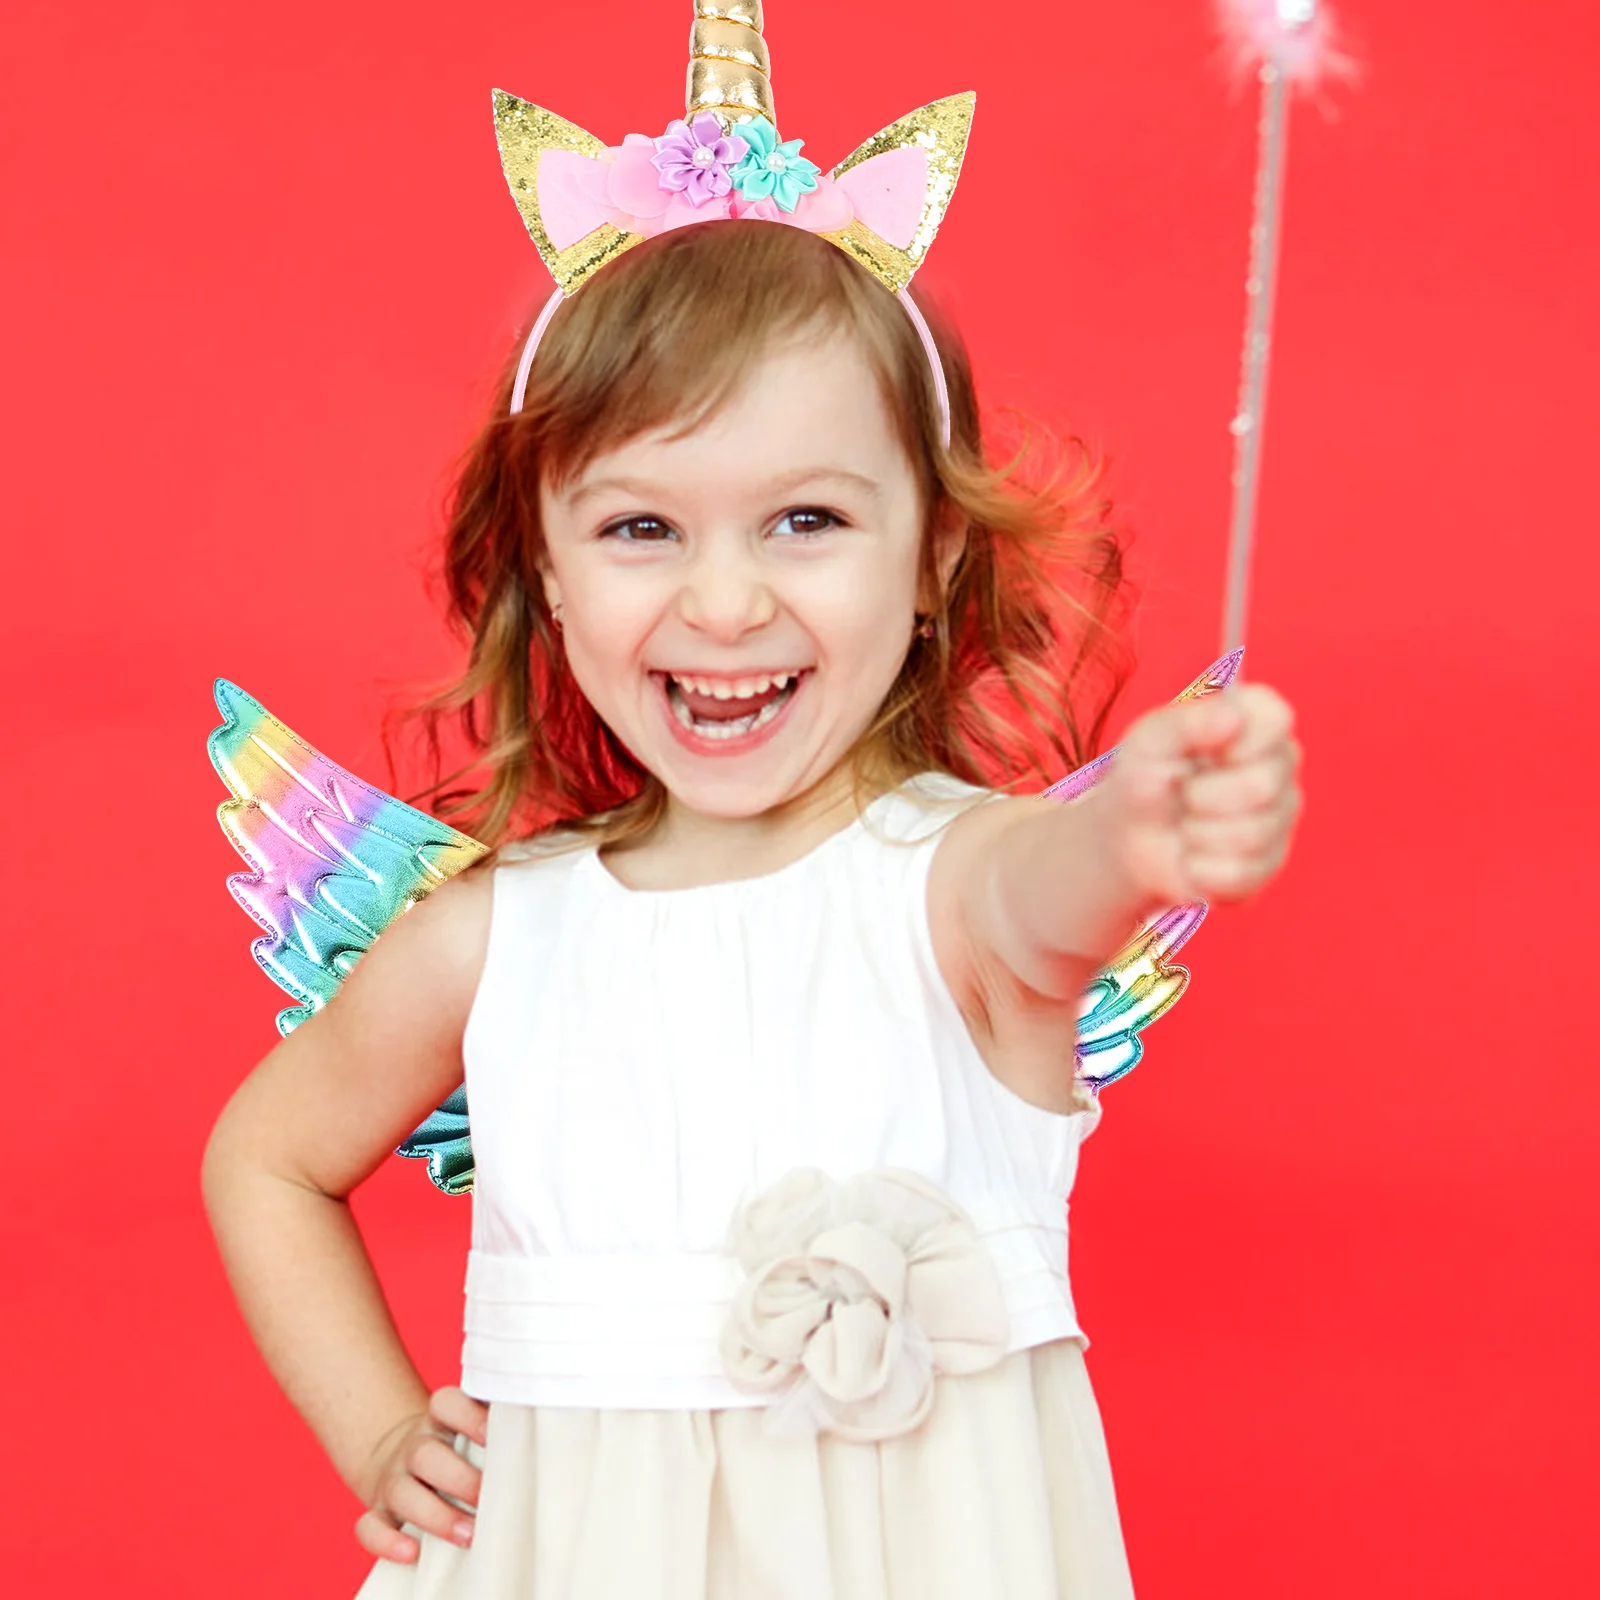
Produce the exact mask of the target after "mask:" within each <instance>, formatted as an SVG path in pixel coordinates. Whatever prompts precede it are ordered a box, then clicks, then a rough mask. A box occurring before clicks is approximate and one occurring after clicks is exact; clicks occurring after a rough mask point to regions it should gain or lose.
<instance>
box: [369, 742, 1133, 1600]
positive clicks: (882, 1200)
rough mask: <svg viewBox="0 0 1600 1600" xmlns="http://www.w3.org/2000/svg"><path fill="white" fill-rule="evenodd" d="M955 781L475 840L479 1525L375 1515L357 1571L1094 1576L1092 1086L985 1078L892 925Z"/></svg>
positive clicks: (872, 1587) (1109, 1490) (1032, 1591)
mask: <svg viewBox="0 0 1600 1600" xmlns="http://www.w3.org/2000/svg"><path fill="white" fill-rule="evenodd" d="M984 798H986V793H985V791H982V790H978V789H974V788H971V787H970V786H968V785H965V784H962V783H959V782H957V781H956V780H955V779H952V778H948V777H945V776H942V775H936V774H925V775H923V776H922V777H920V778H917V779H913V780H911V782H909V783H907V784H905V785H902V786H901V788H900V789H898V790H896V791H895V792H893V793H891V794H888V795H885V796H883V797H882V798H881V799H879V800H878V801H876V802H874V803H873V804H872V805H871V806H869V807H868V808H867V809H866V810H865V812H864V813H863V814H862V816H861V817H860V818H859V819H858V820H857V821H856V822H855V823H854V824H853V825H851V826H850V827H849V828H847V829H845V830H844V831H843V832H841V833H838V834H836V835H834V836H833V837H832V838H830V839H828V840H826V841H825V842H824V843H823V844H821V845H820V846H818V847H817V848H816V849H814V850H813V851H812V852H811V853H810V854H808V855H806V856H804V857H802V858H801V859H800V860H798V861H796V862H794V863H792V864H791V865H790V866H788V867H785V868H783V869H782V870H780V871H778V872H775V873H772V874H769V875H768V876H765V877H761V878H754V879H747V880H743V881H738V882H731V883H720V884H712V885H707V886H703V887H698V888H691V889H678V890H662V891H649V890H646V891H641V890H631V889H628V888H626V887H625V886H624V885H623V884H621V883H620V882H619V881H618V880H617V879H616V878H615V877H614V876H613V875H612V874H611V872H610V871H609V869H608V868H607V867H606V866H605V865H604V863H603V862H602V861H601V860H600V858H599V855H598V853H597V851H596V850H595V849H593V848H588V849H580V850H573V849H568V850H566V851H564V852H559V853H552V851H551V850H550V849H549V848H543V849H541V848H539V847H537V846H529V847H524V848H522V849H520V850H518V849H513V850H509V851H507V852H504V853H503V856H502V864H501V865H500V866H499V868H498V869H497V870H496V873H495V884H494V913H493V924H492V931H491V935H490V941H489V950H488V957H487V961H486V964H485V970H484V974H483V979H482V983H481V986H480V989H479V992H478V996H477V999H476V1001H475V1004H474V1007H473V1012H472V1016H471V1019H470V1021H469V1024H468V1028H467V1033H466V1039H465V1058H466V1086H467V1102H468V1105H469V1107H470V1112H471V1118H472V1143H473V1151H474V1157H475V1161H476V1178H475V1187H474V1191H473V1200H472V1205H473V1222H472V1252H471V1256H470V1258H469V1262H468V1269H467V1279H466V1339H465V1345H464V1349H463V1354H462V1387H463V1388H465V1389H466V1390H467V1392H468V1393H469V1394H472V1395H475V1396H476V1397H477V1398H479V1399H481V1400H484V1401H486V1402H487V1403H488V1405H489V1427H488V1444H487V1447H486V1448H480V1447H479V1446H478V1445H477V1444H475V1443H473V1442H471V1441H468V1440H466V1439H465V1438H462V1439H459V1440H458V1441H457V1448H458V1450H460V1451H461V1452H462V1453H463V1454H464V1455H466V1456H468V1457H469V1458H470V1459H471V1460H473V1461H474V1462H476V1463H477V1464H478V1465H479V1466H481V1467H482V1468H483V1488H482V1494H481V1498H480V1501H479V1505H478V1511H477V1519H476V1533H475V1535H474V1539H473V1544H472V1546H471V1548H470V1549H467V1550H463V1549H460V1548H458V1547H457V1546H455V1545H453V1544H450V1543H448V1542H446V1541H443V1540H439V1539H436V1538H433V1537H432V1536H430V1535H424V1534H419V1533H418V1530H417V1529H415V1528H411V1529H409V1530H408V1531H410V1532H412V1533H414V1534H418V1536H419V1537H420V1539H421V1543H422V1554H421V1558H420V1560H419V1561H418V1562H416V1563H414V1564H409V1565H399V1564H395V1563H390V1562H384V1561H380V1562H378V1563H377V1564H376V1566H375V1567H374V1568H373V1571H372V1573H371V1575H370V1576H369V1577H368V1579H367V1581H366V1583H365V1584H364V1585H363V1586H362V1588H361V1590H360V1593H359V1596H358V1597H357V1600H1129V1597H1131V1595H1132V1592H1133V1590H1132V1584H1131V1581H1130V1578H1129V1574H1128V1566H1127V1558H1126V1555H1125V1553H1124V1548H1123V1542H1122V1535H1121V1531H1120V1525H1119V1522H1118V1516H1117V1506H1116V1497H1115V1493H1114V1490H1113V1487H1112V1478H1111V1471H1110V1466H1109V1463H1108V1461H1107V1458H1106V1449H1105V1440H1104V1436H1103V1433H1102V1431H1101V1424H1100V1417H1099V1412H1098V1409H1097V1407H1096V1404H1095V1400H1094V1396H1093V1392H1092V1390H1091V1388H1090V1385H1089V1379H1088V1375H1087V1372H1086V1370H1085V1367H1084V1361H1083V1350H1084V1348H1085V1347H1086V1346H1087V1343H1088V1341H1087V1339H1086V1338H1085V1337H1084V1335H1083V1331H1082V1329H1081V1328H1080V1326H1079V1324H1078V1321H1077V1316H1076V1313H1075V1310H1074V1307H1073V1302H1072V1294H1071V1288H1070V1282H1069V1278H1068V1273H1067V1201H1068V1196H1069V1194H1070V1191H1071V1188H1072V1182H1073V1177H1074V1175H1075V1173H1076V1169H1077V1159H1078V1146H1079V1144H1080V1143H1081V1142H1082V1140H1083V1139H1084V1138H1085V1137H1086V1136H1087V1135H1088V1134H1089V1133H1090V1132H1091V1131H1092V1130H1093V1127H1094V1125H1095V1123H1096V1122H1097V1120H1098V1117H1099V1112H1098V1111H1097V1110H1096V1111H1092V1112H1081V1113H1077V1114H1074V1115H1067V1116H1058V1115H1055V1114H1052V1113H1049V1112H1045V1111H1041V1110H1038V1109H1037V1108H1035V1107H1033V1106H1030V1105H1028V1104H1027V1103H1025V1102H1024V1101H1022V1100H1021V1099H1019V1098H1018V1097H1017V1096H1015V1095H1014V1094H1012V1093H1011V1092H1010V1091H1009V1090H1007V1089H1005V1088H1004V1087H1002V1086H1001V1085H1000V1084H999V1083H998V1082H997V1081H996V1079H995V1078H994V1077H993V1075H992V1074H991V1073H990V1072H989V1070H988V1068H987V1067H986V1066H985V1065H984V1063H983V1060H982V1058H981V1057H980V1056H979V1055H978V1053H977V1050H976V1049H975V1047H974V1045H973V1043H972V1041H971V1038H970V1036H969V1034H968V1032H967V1029H966V1025H965V1023H964V1021H963V1019H962V1017H961V1015H960V1012H959V1011H958V1010H957V1008H956V1005H955V1003H954V1001H953V999H952V997H951V996H950V993H949V991H948V989H947V988H946V987H945V984H944V982H943V980H942V978H941V976H940V974H939V971H938V967H937V964H936V962H935V959H934V954H933V948H932V943H931V939H930V935H929V930H928V920H927V904H926V893H927V877H928V868H929V864H930V862H931V860H932V857H933V853H934V850H935V848H936V847H937V845H938V842H939V837H940V835H941V833H942V830H943V828H944V826H945V825H946V824H947V823H948V822H949V820H950V819H951V818H952V817H953V816H954V815H956V814H957V813H958V812H959V811H960V810H962V809H964V808H965V807H967V806H970V805H972V804H974V803H981V801H982V800H983V799H984ZM1067 1059H1068V1060H1070V1056H1069V1057H1068V1058H1067Z"/></svg>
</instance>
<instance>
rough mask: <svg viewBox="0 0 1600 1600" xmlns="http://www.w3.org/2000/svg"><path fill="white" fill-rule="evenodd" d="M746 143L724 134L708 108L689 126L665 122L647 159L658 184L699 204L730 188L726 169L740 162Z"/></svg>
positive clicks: (736, 137) (724, 192) (720, 195)
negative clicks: (652, 166) (653, 165)
mask: <svg viewBox="0 0 1600 1600" xmlns="http://www.w3.org/2000/svg"><path fill="white" fill-rule="evenodd" d="M748 150H749V146H748V145H747V144H746V143H745V141H744V140H743V139H741V138H739V137H738V136H737V135H731V134H725V133H724V132H723V131H722V124H721V123H720V122H718V121H717V119H716V118H715V117H714V116H712V114H711V113H710V112H709V111H702V112H701V113H700V115H699V116H697V117H696V118H695V119H694V124H693V126H690V124H688V123H686V122H682V121H679V122H669V123H668V124H667V131H666V132H665V133H664V134H662V136H661V137H660V138H659V139H657V140H656V141H655V154H654V155H653V156H652V157H651V158H650V159H651V161H652V162H653V163H654V164H655V166H656V168H657V170H658V171H659V172H660V174H661V177H660V184H661V187H662V188H663V189H666V190H668V191H670V192H671V193H673V194H681V195H684V196H686V197H687V198H688V200H689V202H690V204H691V205H695V206H703V205H704V204H705V203H706V202H707V201H708V200H718V199H720V198H721V197H722V196H723V195H725V194H727V192H728V191H729V190H730V189H731V188H732V187H733V178H732V175H731V173H730V170H729V169H730V168H732V167H735V166H737V165H738V164H739V162H741V161H743V160H744V158H745V155H746V153H747V151H748Z"/></svg>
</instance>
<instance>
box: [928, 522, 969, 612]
mask: <svg viewBox="0 0 1600 1600" xmlns="http://www.w3.org/2000/svg"><path fill="white" fill-rule="evenodd" d="M969 526H970V524H969V523H968V522H967V519H966V518H965V517H963V516H962V515H961V513H960V512H959V511H957V510H956V509H955V507H954V506H951V507H949V508H948V509H947V510H946V512H945V514H944V515H943V516H942V517H941V518H940V519H939V524H938V526H937V527H936V528H935V529H934V530H933V563H934V570H935V571H936V572H937V573H938V575H939V593H938V594H937V595H936V596H934V599H935V600H936V602H937V605H938V609H939V610H941V611H942V610H943V609H944V600H945V596H946V595H948V594H949V593H950V583H951V580H952V579H953V578H954V577H955V575H956V568H957V567H959V566H960V565H961V558H962V557H963V556H964V555H966V553H967V530H968V528H969Z"/></svg>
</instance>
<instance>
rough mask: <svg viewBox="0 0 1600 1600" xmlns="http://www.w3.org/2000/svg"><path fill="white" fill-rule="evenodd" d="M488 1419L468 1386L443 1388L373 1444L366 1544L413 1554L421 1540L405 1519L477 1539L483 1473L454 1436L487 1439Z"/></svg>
mask: <svg viewBox="0 0 1600 1600" xmlns="http://www.w3.org/2000/svg"><path fill="white" fill-rule="evenodd" d="M488 1424H489V1408H488V1407H487V1406H485V1405H483V1404H481V1403H480V1402H478V1401H477V1400H474V1399H473V1398H472V1397H471V1396H470V1395H468V1394H467V1393H466V1392H465V1391H464V1390H461V1389H457V1388H448V1389H438V1390H435V1392H434V1394H433V1396H432V1398H431V1399H430V1400H429V1402H428V1409H427V1410H426V1411H425V1412H423V1413H421V1414H420V1415H418V1416H414V1417H407V1418H406V1419H405V1421H403V1422H401V1423H399V1424H397V1425H396V1426H395V1427H394V1428H393V1429H392V1430H391V1431H390V1432H389V1433H388V1434H387V1435H386V1436H385V1437H384V1438H383V1439H382V1440H380V1441H379V1443H378V1445H377V1447H376V1448H375V1449H374V1450H373V1462H372V1467H371V1471H370V1481H371V1482H372V1483H373V1485H374V1487H373V1489H372V1493H371V1497H370V1499H369V1501H368V1507H369V1509H368V1510H367V1511H366V1512H364V1513H363V1514H362V1517H361V1519H360V1521H358V1522H357V1523H356V1538H357V1539H358V1540H360V1542H361V1547H362V1549H363V1550H366V1551H367V1552H369V1553H370V1554H372V1555H375V1556H380V1557H382V1558H384V1559H385V1560H388V1561H400V1562H412V1561H415V1560H416V1559H417V1558H418V1556H419V1555H421V1553H422V1547H421V1546H420V1545H419V1544H418V1542H417V1540H416V1539H415V1538H414V1537H413V1536H412V1535H411V1534H409V1533H406V1532H404V1531H403V1529H402V1526H401V1525H402V1524H403V1523H409V1524H410V1525H411V1526H412V1527H414V1528H420V1529H421V1530H422V1531H423V1532H425V1533H431V1534H435V1535H436V1536H437V1537H439V1538H441V1539H448V1540H449V1541H450V1542H451V1543H452V1544H458V1545H462V1546H466V1545H469V1544H471V1543H472V1522H473V1516H474V1515H475V1513H476V1509H477V1504H478V1489H479V1485H480V1483H481V1481H482V1477H483V1474H482V1473H481V1472H480V1471H479V1470H478V1468H477V1467H475V1466H474V1465H473V1464H472V1462H471V1461H469V1460H468V1459H467V1458H466V1457H465V1456H463V1455H462V1454H461V1453H460V1452H459V1451H458V1449H457V1448H456V1440H457V1436H458V1435H465V1436H466V1437H467V1438H468V1439H471V1440H474V1441H475V1442H476V1443H477V1444H479V1445H482V1444H484V1443H486V1441H487V1437H488V1434H487V1429H488ZM446 1497H448V1498H446ZM452 1501H459V1502H460V1505H453V1504H452V1503H451V1502H452ZM462 1507H465V1508H466V1509H464V1510H463V1509H462Z"/></svg>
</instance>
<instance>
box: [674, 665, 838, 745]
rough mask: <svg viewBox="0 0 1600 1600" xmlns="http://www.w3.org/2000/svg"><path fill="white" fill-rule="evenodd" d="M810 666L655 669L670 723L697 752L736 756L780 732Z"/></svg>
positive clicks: (681, 738) (675, 733)
mask: <svg viewBox="0 0 1600 1600" xmlns="http://www.w3.org/2000/svg"><path fill="white" fill-rule="evenodd" d="M811 671H812V669H811V668H809V667H801V668H792V667H791V668H783V669H780V670H779V671H777V672H751V673H744V674H741V675H739V676H737V677H734V676H724V675H720V674H719V675H711V674H705V673H694V672H681V673H680V672H652V673H651V674H650V678H651V681H652V682H653V683H654V684H655V685H656V690H657V694H658V695H659V697H660V700H661V705H662V709H663V712H664V714H665V716H666V719H667V726H668V727H669V728H670V729H671V731H672V734H673V737H674V738H675V739H676V740H677V741H678V743H679V744H681V745H683V746H684V747H685V748H686V749H689V750H692V751H694V752H695V754H697V755H719V756H720V755H736V754H743V753H744V752H745V751H747V750H752V749H754V748H755V747H756V746H757V745H760V744H765V743H766V742H767V740H768V739H770V738H772V737H773V735H774V734H775V733H776V732H777V729H778V727H779V725H780V724H781V723H782V721H783V720H784V715H785V713H786V712H787V710H788V708H789V706H790V704H791V703H792V702H793V701H794V698H795V696H796V694H797V693H798V692H799V689H800V685H801V684H802V682H804V680H805V679H806V678H807V677H809V676H810V674H811Z"/></svg>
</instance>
